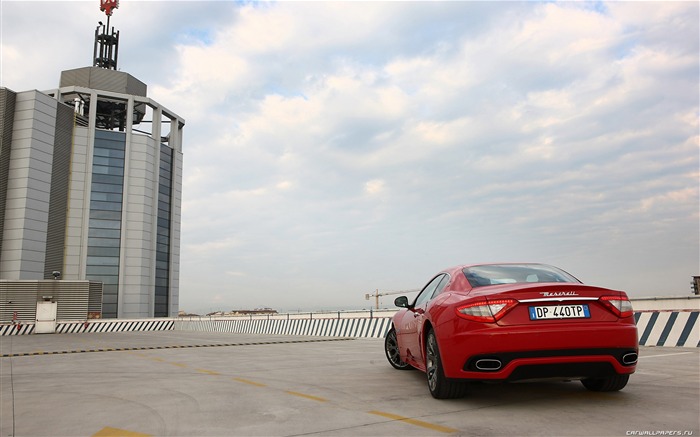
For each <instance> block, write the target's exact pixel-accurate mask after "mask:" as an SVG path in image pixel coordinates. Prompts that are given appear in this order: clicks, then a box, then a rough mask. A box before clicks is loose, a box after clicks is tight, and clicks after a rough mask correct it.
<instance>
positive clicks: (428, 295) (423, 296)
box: [413, 274, 447, 307]
mask: <svg viewBox="0 0 700 437" xmlns="http://www.w3.org/2000/svg"><path fill="white" fill-rule="evenodd" d="M445 276H447V275H445V274H440V275H438V276H436V277H434V278H433V280H432V281H430V282H429V283H428V285H426V286H425V288H423V291H421V292H420V294H419V295H418V297H416V300H415V302H413V306H414V307H417V306H420V305H423V304H424V303H426V302H427V301H429V300H430V299H432V298H433V294H434V293H435V290H436V289H437V288H438V286H439V285H440V283H441V281H442V280H443V279H445Z"/></svg>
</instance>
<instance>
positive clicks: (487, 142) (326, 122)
mask: <svg viewBox="0 0 700 437" xmlns="http://www.w3.org/2000/svg"><path fill="white" fill-rule="evenodd" d="M699 9H700V3H698V2H506V1H503V2H501V1H498V2H496V1H494V2H489V1H480V2H466V1H465V2H458V1H450V2H443V1H434V2H335V1H328V2H229V1H209V2H207V1H190V2H188V1H168V2H166V1H136V0H121V1H120V5H119V8H118V9H117V10H115V11H114V14H113V16H112V17H111V19H110V20H111V21H110V24H111V25H112V26H114V27H115V28H116V29H118V30H119V31H120V48H119V69H120V70H122V71H125V72H128V73H130V74H132V75H133V76H135V77H136V78H138V79H139V80H141V81H143V82H145V83H146V84H147V85H148V96H149V97H150V98H152V99H153V100H155V101H157V102H158V103H160V104H161V105H163V106H165V107H166V108H168V109H170V110H171V111H173V112H175V113H177V114H178V115H179V116H181V117H183V118H184V119H185V121H186V125H185V128H184V144H183V154H184V175H183V202H182V236H181V237H182V245H181V258H180V263H181V272H180V309H181V310H185V311H188V312H196V313H200V314H202V313H207V312H211V311H216V310H224V311H228V310H231V309H252V308H259V307H271V308H274V309H277V310H280V311H308V310H336V309H362V308H369V307H370V306H372V304H373V303H374V301H373V300H372V301H367V300H365V294H367V293H373V292H375V290H379V292H380V293H393V292H399V291H403V290H414V289H418V288H421V287H423V285H425V284H426V283H427V281H428V280H429V279H430V278H432V276H433V275H434V274H436V273H438V272H439V271H440V270H441V269H443V268H446V267H450V266H453V265H460V264H469V263H481V262H543V263H547V264H553V265H556V266H558V267H561V268H563V269H564V270H566V271H568V272H569V273H571V274H573V275H574V276H576V277H577V278H579V279H580V280H582V281H583V282H584V283H587V284H592V285H598V286H603V287H608V288H613V289H618V290H624V291H626V292H627V293H628V294H629V295H630V296H631V297H632V298H635V297H637V298H638V297H649V296H689V295H690V294H691V286H690V281H691V277H692V276H693V275H700V235H699V234H700V225H699V223H700V214H699V211H700V190H699V180H700V170H699V168H700V164H699V158H700V156H699V151H700V148H699V142H698V141H699V140H698V139H699V119H700V72H699V66H700V49H699V42H698V41H700V31H699V27H700V26H699V23H700V19H699V17H700V11H699ZM0 12H1V17H0V24H1V27H2V30H1V31H0V42H1V52H0V67H1V73H0V83H1V85H2V86H4V87H7V88H10V89H12V90H14V91H25V90H30V89H39V90H50V89H52V88H56V87H57V86H58V81H59V77H60V72H61V71H63V70H69V69H73V68H80V67H85V66H90V65H91V64H92V54H93V53H92V50H93V37H94V30H95V27H96V26H97V22H98V21H104V20H105V15H104V13H102V12H100V11H99V1H98V0H91V1H74V2H67V1H50V2H36V1H7V0H2V1H1V2H0ZM394 297H396V296H394V295H386V296H384V297H382V298H381V306H382V307H387V308H389V307H392V305H393V304H392V302H393V299H394Z"/></svg>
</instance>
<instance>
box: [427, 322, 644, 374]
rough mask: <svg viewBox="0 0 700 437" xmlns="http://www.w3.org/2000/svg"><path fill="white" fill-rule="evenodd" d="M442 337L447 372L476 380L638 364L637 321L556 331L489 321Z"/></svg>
mask: <svg viewBox="0 0 700 437" xmlns="http://www.w3.org/2000/svg"><path fill="white" fill-rule="evenodd" d="M438 339H439V342H440V344H439V346H440V352H441V358H442V363H443V366H444V372H445V376H446V377H447V378H455V379H473V380H509V381H513V380H522V379H532V378H549V377H562V378H588V377H604V376H610V375H614V374H630V373H634V371H635V369H636V362H637V353H638V342H637V329H636V326H635V325H634V324H627V323H606V324H604V326H600V325H597V326H590V325H587V326H585V327H582V326H581V325H580V324H572V325H570V326H566V327H563V326H561V327H558V328H557V329H556V330H552V329H545V328H534V327H521V326H519V327H498V326H485V329H478V330H468V331H463V332H460V333H456V334H453V335H449V334H448V335H445V336H443V337H442V338H440V335H439V334H438Z"/></svg>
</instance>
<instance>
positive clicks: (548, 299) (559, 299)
mask: <svg viewBox="0 0 700 437" xmlns="http://www.w3.org/2000/svg"><path fill="white" fill-rule="evenodd" d="M598 299H600V297H540V298H537V299H522V300H520V299H516V300H517V301H518V302H520V303H531V302H564V301H577V300H578V301H581V300H586V301H594V300H598Z"/></svg>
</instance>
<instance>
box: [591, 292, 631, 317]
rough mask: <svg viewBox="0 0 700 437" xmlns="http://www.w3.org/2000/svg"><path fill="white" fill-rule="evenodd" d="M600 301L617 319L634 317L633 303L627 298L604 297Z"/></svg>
mask: <svg viewBox="0 0 700 437" xmlns="http://www.w3.org/2000/svg"><path fill="white" fill-rule="evenodd" d="M599 300H600V302H601V303H602V304H603V305H604V306H605V307H606V308H608V309H609V310H610V311H612V313H613V314H615V315H616V316H617V317H630V316H631V315H632V303H631V302H630V301H629V299H627V296H602V297H601V298H600V299H599Z"/></svg>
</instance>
